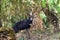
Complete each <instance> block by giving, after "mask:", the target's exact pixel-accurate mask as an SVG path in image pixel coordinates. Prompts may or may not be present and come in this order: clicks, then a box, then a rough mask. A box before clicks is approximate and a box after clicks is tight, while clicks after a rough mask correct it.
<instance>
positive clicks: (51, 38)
mask: <svg viewBox="0 0 60 40" xmlns="http://www.w3.org/2000/svg"><path fill="white" fill-rule="evenodd" d="M16 37H17V40H60V32H57V33H49V32H42V33H41V32H39V31H38V30H37V31H36V30H35V31H33V32H31V33H30V39H28V37H29V35H28V34H27V32H26V31H24V32H20V33H18V34H17V36H16Z"/></svg>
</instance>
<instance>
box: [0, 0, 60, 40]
mask: <svg viewBox="0 0 60 40" xmlns="http://www.w3.org/2000/svg"><path fill="white" fill-rule="evenodd" d="M31 10H32V13H33V14H34V18H33V23H32V25H31V27H30V29H29V33H30V36H31V38H30V39H28V38H27V37H28V35H27V32H26V30H21V31H20V32H19V33H17V34H15V33H14V32H13V31H14V30H13V29H12V27H13V26H14V25H15V23H17V22H18V21H22V20H24V19H27V18H28V16H27V13H30V12H31ZM2 30H7V32H8V33H7V34H10V35H9V36H10V37H12V38H13V39H12V40H15V39H14V38H15V36H14V35H16V40H60V0H0V31H2ZM4 32H5V31H4ZM12 34H13V35H12ZM0 35H2V34H1V32H0ZM5 36H6V35H5ZM0 40H3V39H2V37H0Z"/></svg>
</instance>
